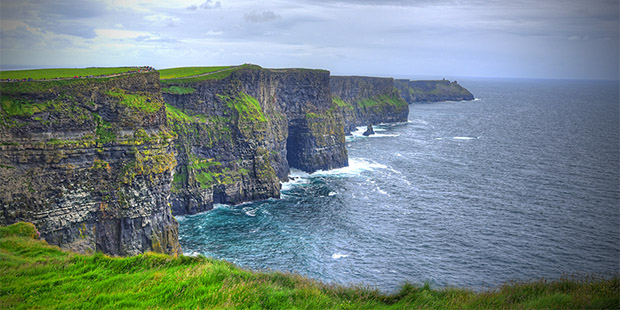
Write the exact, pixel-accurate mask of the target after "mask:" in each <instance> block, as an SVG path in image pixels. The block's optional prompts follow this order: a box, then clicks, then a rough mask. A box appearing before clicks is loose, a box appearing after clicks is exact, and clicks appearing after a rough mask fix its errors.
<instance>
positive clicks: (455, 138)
mask: <svg viewBox="0 0 620 310" xmlns="http://www.w3.org/2000/svg"><path fill="white" fill-rule="evenodd" d="M452 139H453V140H476V139H478V137H452Z"/></svg>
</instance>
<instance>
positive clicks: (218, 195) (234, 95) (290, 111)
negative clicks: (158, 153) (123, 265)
mask: <svg viewBox="0 0 620 310" xmlns="http://www.w3.org/2000/svg"><path fill="white" fill-rule="evenodd" d="M162 82H163V83H164V86H166V87H165V88H164V90H165V91H164V94H163V95H164V98H165V100H166V102H167V103H168V104H169V105H170V106H169V112H168V118H169V120H170V123H171V128H172V129H173V130H174V131H175V132H176V134H177V135H178V140H177V144H176V145H177V146H176V148H177V162H178V166H177V167H176V169H175V174H174V182H173V186H172V197H171V202H172V206H173V211H174V213H175V214H187V213H190V214H191V213H196V212H200V211H206V210H209V209H211V208H212V207H213V204H214V203H231V204H236V203H241V202H244V201H251V200H257V199H266V198H270V197H279V195H280V182H281V181H282V182H284V181H287V180H288V173H289V168H290V167H294V168H298V169H301V170H304V171H307V172H313V171H316V170H319V169H332V168H337V167H342V166H345V165H347V152H346V149H345V144H344V131H343V118H342V115H341V114H339V113H338V111H337V109H336V106H335V105H334V103H333V102H332V100H331V95H330V91H329V72H328V71H324V70H302V69H286V70H268V69H262V68H259V67H250V68H248V67H246V68H243V69H239V70H234V71H233V72H232V73H231V74H230V75H229V76H226V77H224V78H217V79H208V78H206V79H201V78H197V79H196V78H193V79H192V78H190V79H181V80H178V79H177V80H163V81H162Z"/></svg>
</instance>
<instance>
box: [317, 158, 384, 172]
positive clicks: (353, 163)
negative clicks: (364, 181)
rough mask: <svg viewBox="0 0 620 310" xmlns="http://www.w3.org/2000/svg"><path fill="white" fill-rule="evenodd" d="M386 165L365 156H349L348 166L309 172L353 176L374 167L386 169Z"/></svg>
mask: <svg viewBox="0 0 620 310" xmlns="http://www.w3.org/2000/svg"><path fill="white" fill-rule="evenodd" d="M387 168H388V167H387V166H386V165H383V164H380V163H378V162H376V161H374V160H370V159H365V158H349V166H348V167H342V168H338V169H332V170H328V171H324V170H319V171H317V172H314V173H313V174H311V175H312V176H321V175H326V176H334V175H343V176H353V175H359V174H360V173H362V172H364V171H370V170H374V169H387Z"/></svg>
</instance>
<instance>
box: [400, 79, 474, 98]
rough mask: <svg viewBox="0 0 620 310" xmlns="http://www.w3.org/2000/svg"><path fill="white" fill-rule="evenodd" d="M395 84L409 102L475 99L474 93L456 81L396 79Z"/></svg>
mask: <svg viewBox="0 0 620 310" xmlns="http://www.w3.org/2000/svg"><path fill="white" fill-rule="evenodd" d="M394 85H395V86H396V88H397V89H398V91H399V93H400V95H401V97H403V99H405V101H407V103H409V104H412V103H414V102H438V101H460V100H474V95H472V93H470V92H469V91H468V90H467V89H465V88H464V87H463V86H461V85H459V83H457V82H456V81H454V82H450V81H447V80H437V81H410V80H395V81H394Z"/></svg>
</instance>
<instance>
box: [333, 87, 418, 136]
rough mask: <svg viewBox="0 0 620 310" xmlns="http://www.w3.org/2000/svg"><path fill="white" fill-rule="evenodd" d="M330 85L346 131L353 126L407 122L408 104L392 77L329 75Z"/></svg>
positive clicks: (352, 128) (353, 127)
mask: <svg viewBox="0 0 620 310" xmlns="http://www.w3.org/2000/svg"><path fill="white" fill-rule="evenodd" d="M330 86H331V91H332V95H333V100H334V102H335V103H336V104H337V105H338V106H339V108H340V110H341V113H342V114H343V115H344V121H345V130H347V131H350V130H354V129H355V127H356V126H364V125H369V124H379V123H393V122H406V121H407V116H408V115H409V106H408V105H407V103H406V102H405V101H404V100H403V99H402V98H401V97H400V96H399V93H398V91H397V90H396V89H395V87H394V79H392V78H376V77H364V76H332V77H331V80H330Z"/></svg>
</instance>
